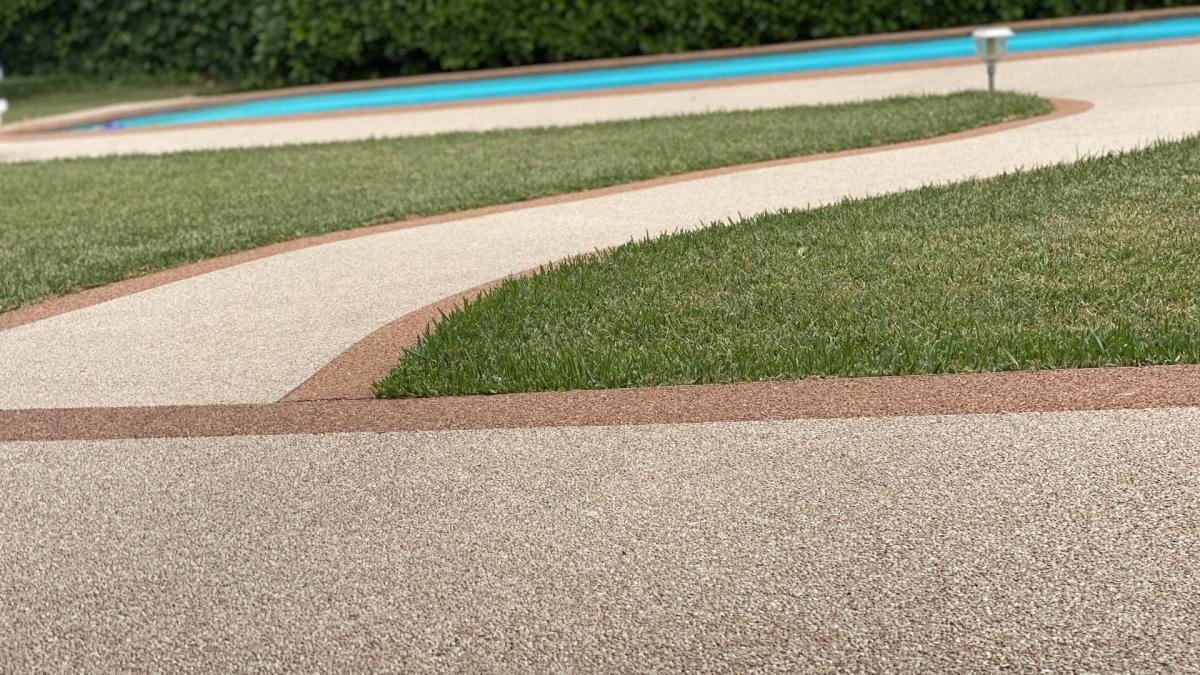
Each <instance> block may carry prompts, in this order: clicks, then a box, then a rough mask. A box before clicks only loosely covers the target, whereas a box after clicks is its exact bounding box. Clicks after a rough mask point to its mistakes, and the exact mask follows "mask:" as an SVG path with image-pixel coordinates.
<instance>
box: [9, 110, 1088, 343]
mask: <svg viewBox="0 0 1200 675" xmlns="http://www.w3.org/2000/svg"><path fill="white" fill-rule="evenodd" d="M1050 102H1051V104H1053V106H1054V110H1052V111H1051V112H1049V113H1047V114H1045V115H1039V116H1036V117H1027V118H1024V119H1019V120H1013V121H1011V122H1002V123H1000V124H993V125H991V126H986V127H979V128H977V129H968V130H966V131H959V132H955V133H952V134H946V135H944V136H935V137H932V138H925V139H919V140H915V141H906V142H903V143H893V144H891V145H878V146H872V147H867V148H857V149H853V150H841V151H838V152H828V153H821V154H815V155H802V156H799V157H785V158H783V159H775V160H769V161H765V162H755V163H752V164H740V165H737V166H729V167H721V168H717V169H707V170H704V171H693V172H690V173H683V174H677V175H674V176H665V177H662V178H653V179H650V180H644V181H638V182H635V183H626V184H623V185H614V186H611V187H606V188H597V189H593V190H584V191H581V192H573V193H569V194H562V195H555V196H553V197H543V198H540V199H531V200H529V201H524V202H517V203H513V204H501V205H497V206H487V207H483V208H478V209H470V210H467V211H459V212H456V213H446V214H441V215H437V216H428V217H424V218H414V219H411V220H405V221H400V222H393V223H384V224H382V225H372V226H369V227H359V228H355V229H350V230H339V231H337V232H328V233H326V234H321V235H316V236H311V237H303V238H301V239H293V240H291V241H285V242H280V243H277V244H270V245H267V246H261V247H259V248H253V249H249V250H246V251H240V252H238V253H232V254H229V255H225V256H220V257H217V258H210V259H208V260H202V261H199V262H195V263H190V264H187V265H182V266H180V267H174V268H171V269H167V270H162V271H159V272H153V273H150V274H147V275H144V276H140V277H135V278H133V279H127V280H125V281H118V282H115V283H111V284H107V285H104V286H99V287H97V288H92V289H88V290H85V291H80V292H78V293H71V294H69V295H64V296H61V297H57V298H52V299H50V300H45V301H43V302H39V303H36V304H33V305H28V306H26V307H21V308H19V309H15V310H12V311H10V312H5V313H3V314H0V330H7V329H10V328H16V327H17V326H22V325H24V324H27V323H33V322H34V321H41V320H42V319H48V318H50V317H52V316H57V315H59V314H65V313H67V312H71V311H75V310H77V309H83V308H85V307H90V306H92V305H96V304H100V303H102V302H107V301H109V300H115V299H117V298H120V297H123V296H126V295H132V294H134V293H138V292H140V291H145V290H149V289H151V288H156V287H158V286H163V285H165V284H169V283H172V282H175V281H181V280H183V279H188V278H191V277H194V276H199V275H201V274H206V273H208V272H215V271H217V270H221V269H225V268H226V267H233V266H234V265H240V264H242V263H245V262H250V261H253V260H258V259H260V258H266V257H268V256H272V255H279V254H281V253H288V252H290V251H296V250H299V249H303V248H308V247H310V246H319V245H321V244H328V243H331V242H335V241H341V240H344V239H353V238H355V237H364V236H368V235H372V234H380V233H382V232H390V231H393V230H403V229H408V228H412V227H424V226H426V225H436V224H440V223H447V222H451V221H457V220H465V219H467V218H478V217H481V216H486V215H491V214H495V213H504V212H508V211H518V210H521V209H532V208H538V207H541V206H549V205H552V204H564V203H568V202H574V201H581V200H585V199H593V198H596V197H604V196H607V195H614V194H620V193H623V192H632V191H634V190H645V189H648V188H653V187H659V186H662V185H670V184H672V183H682V182H686V181H691V180H699V179H702V178H711V177H714V176H720V175H724V174H730V173H738V172H742V171H754V170H756V169H765V168H770V167H774V166H784V165H788V164H799V163H803V162H815V161H820V160H826V159H837V158H840V157H849V156H852V155H861V154H865V153H870V152H887V151H890V150H901V149H904V148H912V147H919V146H924V145H933V144H937V143H949V142H952V141H959V140H963V139H967V138H973V137H975V136H983V135H986V134H994V133H999V132H1001V131H1008V130H1010V129H1015V128H1018V127H1023V126H1027V125H1030V124H1037V123H1040V122H1048V121H1050V120H1054V119H1058V118H1061V117H1068V116H1070V115H1078V114H1080V113H1083V112H1086V111H1088V110H1090V109H1091V108H1092V105H1093V104H1092V103H1090V102H1088V101H1079V100H1074V99H1050Z"/></svg>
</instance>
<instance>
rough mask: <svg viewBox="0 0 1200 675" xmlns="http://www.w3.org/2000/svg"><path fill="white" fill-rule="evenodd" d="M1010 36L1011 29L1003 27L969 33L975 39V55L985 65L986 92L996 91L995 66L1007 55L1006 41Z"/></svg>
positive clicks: (981, 29) (1011, 34)
mask: <svg viewBox="0 0 1200 675" xmlns="http://www.w3.org/2000/svg"><path fill="white" fill-rule="evenodd" d="M1012 36H1013V32H1012V29H1011V28H1005V27H1004V26H993V27H990V28H979V29H977V30H976V31H975V32H973V33H971V37H973V38H975V53H976V54H977V55H978V56H979V58H980V59H982V60H983V62H984V63H986V64H987V75H988V91H996V64H997V63H999V62H1000V59H1002V58H1004V55H1005V54H1007V53H1008V39H1009V38H1010V37H1012Z"/></svg>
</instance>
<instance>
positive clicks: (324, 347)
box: [0, 45, 1200, 409]
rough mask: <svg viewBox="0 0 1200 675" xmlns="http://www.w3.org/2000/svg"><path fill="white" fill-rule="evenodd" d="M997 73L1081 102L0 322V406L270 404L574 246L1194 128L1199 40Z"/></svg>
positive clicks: (398, 234) (968, 74) (890, 85)
mask: <svg viewBox="0 0 1200 675" xmlns="http://www.w3.org/2000/svg"><path fill="white" fill-rule="evenodd" d="M914 73H919V77H916V76H914V75H913V74H914ZM979 75H980V69H979V68H978V67H970V68H964V67H957V68H944V69H932V70H921V71H911V72H910V73H909V77H907V78H906V77H898V76H896V75H894V74H889V75H886V76H885V75H864V76H853V77H844V78H830V79H829V80H812V81H806V82H803V83H790V84H788V85H786V88H789V89H791V90H792V91H796V92H806V91H807V89H806V87H807V85H808V84H810V82H821V83H822V84H821V87H824V88H827V90H828V91H836V92H837V96H836V97H832V98H840V99H846V98H862V97H869V96H884V95H889V94H896V93H905V92H912V91H920V90H952V89H957V88H962V87H966V86H970V85H971V84H974V83H976V81H977V80H978V78H979ZM1002 77H1003V78H1004V80H1003V82H1004V83H1005V85H1006V86H1010V87H1013V88H1017V89H1022V90H1032V91H1036V92H1038V93H1041V94H1044V95H1048V96H1055V97H1064V98H1074V99H1083V100H1086V101H1090V102H1092V103H1094V104H1095V107H1094V108H1092V109H1091V110H1089V111H1087V112H1085V113H1082V114H1079V115H1075V116H1071V117H1065V118H1062V119H1057V120H1053V121H1048V122H1044V123H1041V124H1036V125H1031V126H1023V127H1019V128H1015V129H1011V130H1008V131H1005V132H1003V133H997V134H991V135H985V136H978V137H972V138H966V139H961V140H957V141H952V142H946V143H940V144H935V145H923V146H918V147H906V148H901V149H894V150H886V151H880V152H874V153H869V154H857V155H851V156H846V157H838V158H833V159H827V160H821V161H812V162H802V163H795V164H788V165H783V166H773V167H770V168H764V169H757V170H752V171H743V172H737V173H727V174H723V175H717V176H712V177H707V178H703V179H698V180H691V181H683V182H672V183H668V184H665V185H659V186H656V187H650V188H646V189H640V190H633V191H628V192H620V193H616V194H607V195H604V196H600V197H596V198H594V199H587V200H582V201H571V202H566V203H556V204H549V205H544V206H536V207H532V208H526V209H520V210H512V211H504V212H501V213H495V214H491V215H484V216H479V217H472V218H466V219H462V220H456V221H450V222H443V223H441V224H438V225H436V226H429V227H417V228H406V229H399V230H394V231H390V232H383V233H380V234H375V235H372V236H368V237H359V238H354V239H347V240H342V241H337V242H334V243H330V244H327V245H322V246H316V247H310V248H305V249H302V250H298V251H293V252H290V253H286V254H282V255H277V256H271V257H268V258H264V259H260V260H255V261H252V262H249V263H246V264H243V265H238V266H235V267H231V268H228V269H222V270H219V271H216V272H213V273H210V274H206V275H203V276H199V277H194V278H190V279H185V280H182V281H179V282H176V283H172V284H168V285H165V286H161V287H158V288H153V289H150V290H147V291H144V292H141V293H137V294H134V295H130V296H127V297H122V298H118V299H115V300H111V301H109V302H105V303H102V304H99V305H95V306H91V307H87V308H84V309H81V310H78V311H74V312H70V313H67V314H63V315H59V316H55V317H51V318H49V319H46V320H43V321H38V322H35V323H32V324H28V325H24V326H19V327H16V328H13V329H10V330H6V331H0V355H3V357H4V358H2V359H0V409H3V408H10V409H13V408H60V407H78V406H123V405H168V404H206V403H266V402H271V401H275V400H279V399H280V398H282V397H283V396H285V395H287V394H288V392H290V391H292V390H293V389H294V388H296V387H297V386H299V385H300V384H302V383H303V382H304V381H305V380H307V379H308V378H309V377H310V376H312V375H313V374H314V373H316V372H317V371H318V370H319V369H320V368H321V367H322V366H324V365H325V364H326V363H328V362H330V361H331V360H333V359H334V358H335V357H336V356H337V355H338V354H339V353H341V352H342V351H344V350H345V349H346V348H348V347H349V346H351V345H352V344H354V343H355V342H357V341H358V340H360V339H361V338H363V337H364V336H366V335H368V334H370V333H371V332H372V331H374V330H376V329H378V328H379V327H381V326H383V325H384V324H386V323H388V322H389V321H391V320H393V319H395V318H397V317H399V316H401V315H404V314H406V313H408V312H411V311H414V310H416V309H418V308H420V307H422V306H425V305H427V304H429V303H432V302H434V301H436V300H438V299H440V298H443V297H446V296H449V295H453V294H455V293H457V292H459V291H461V290H463V289H466V288H471V287H474V286H477V285H480V284H483V283H486V282H488V281H491V280H493V279H496V278H498V277H503V276H505V275H508V274H512V273H514V272H517V271H520V270H524V269H527V268H530V267H533V266H536V265H539V264H543V263H547V262H550V261H553V260H558V259H561V258H564V257H567V256H570V255H573V254H578V253H585V252H588V251H591V250H595V249H597V248H602V247H607V246H613V245H617V244H621V243H624V242H626V241H628V240H630V239H631V238H634V237H639V236H643V235H644V234H646V233H656V232H664V231H672V230H678V229H683V228H692V227H696V226H698V225H700V224H702V223H704V222H711V221H714V220H721V219H725V218H736V217H738V216H739V215H740V214H752V213H757V212H760V211H764V210H769V209H779V208H789V207H805V206H812V205H817V204H825V203H831V202H835V201H837V200H839V199H843V198H846V197H854V196H863V195H869V194H879V193H884V192H889V191H894V190H903V189H909V188H914V187H918V186H920V185H925V184H928V183H937V182H944V181H951V180H958V179H962V178H964V177H967V176H987V175H994V174H997V173H1001V172H1004V171H1011V170H1014V169H1018V168H1022V167H1024V168H1028V167H1032V166H1036V165H1042V164H1047V163H1054V162H1061V161H1071V160H1074V159H1076V158H1078V157H1080V156H1083V155H1088V154H1096V153H1102V152H1108V151H1112V150H1118V149H1125V148H1134V147H1139V146H1142V145H1144V144H1146V143H1148V142H1150V141H1152V140H1155V139H1159V138H1169V137H1178V136H1180V135H1183V134H1188V133H1196V132H1200V115H1197V114H1195V112H1196V108H1195V106H1196V101H1200V45H1185V46H1172V47H1161V48H1147V49H1138V50H1124V51H1115V52H1102V53H1093V54H1086V55H1077V56H1066V57H1060V58H1047V59H1036V60H1027V61H1020V62H1015V63H1011V64H1006V65H1005V67H1004V68H1003V72H1002ZM834 83H836V84H834ZM782 86H783V85H780V84H754V85H747V86H746V91H742V92H739V93H740V94H741V95H743V96H750V97H753V96H755V95H756V92H760V90H761V88H763V87H768V88H771V87H782ZM720 89H721V90H730V91H736V90H737V88H736V87H722V88H720ZM669 95H672V94H671V93H663V94H645V96H648V97H653V96H669ZM812 96H813V94H812V93H811V92H808V93H804V94H799V95H797V96H796V98H798V99H808V100H811V98H812ZM763 101H764V103H771V104H778V103H779V102H780V101H779V97H778V96H776V97H774V98H772V97H766V98H764V99H763Z"/></svg>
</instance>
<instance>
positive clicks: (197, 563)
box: [0, 409, 1200, 672]
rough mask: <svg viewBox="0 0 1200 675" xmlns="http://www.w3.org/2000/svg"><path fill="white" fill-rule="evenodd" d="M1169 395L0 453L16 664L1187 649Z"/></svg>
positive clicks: (656, 661) (974, 658) (1195, 617)
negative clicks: (889, 414)
mask: <svg viewBox="0 0 1200 675" xmlns="http://www.w3.org/2000/svg"><path fill="white" fill-rule="evenodd" d="M1198 515H1200V410H1197V409H1171V410H1152V411H1110V412H1100V413H1082V412H1075V413H1040V414H1014V415H993V416H958V417H932V418H896V419H887V420H879V419H849V420H823V421H821V420H809V421H796V422H770V423H739V424H703V425H684V426H676V427H665V426H659V427H602V428H590V429H581V428H559V429H541V430H506V431H476V432H422V433H391V434H344V435H323V436H278V437H269V438H267V437H241V438H224V439H190V440H189V439H177V440H170V441H166V440H140V441H116V442H89V443H11V444H5V445H0V597H3V598H4V603H3V605H2V606H0V663H4V664H6V665H5V668H6V669H11V670H13V671H17V672H29V671H34V670H47V671H49V670H70V671H75V672H79V671H110V672H111V671H113V670H121V669H129V670H145V669H160V670H173V671H174V670H185V669H190V670H211V671H216V670H220V671H229V670H243V671H244V670H266V671H279V670H295V669H301V668H303V669H324V670H340V671H359V670H363V669H378V670H405V671H413V670H431V669H458V670H491V671H497V670H504V671H513V670H525V669H539V670H548V669H567V670H572V669H612V670H645V669H651V668H660V669H672V670H675V669H689V670H695V669H725V670H738V671H740V670H745V669H748V668H764V669H819V670H838V671H874V672H881V671H910V672H917V671H920V672H931V671H942V670H966V669H970V670H975V671H993V670H1017V671H1026V672H1032V671H1039V670H1058V671H1066V670H1088V671H1129V670H1144V671H1175V672H1182V671H1187V670H1195V669H1197V668H1200V655H1198V653H1197V648H1196V644H1197V638H1198V637H1200V635H1198V634H1197V631H1198V630H1200V629H1198V628H1197V627H1198V626H1200V600H1198V598H1200V574H1198V572H1200V569H1198V566H1197V563H1196V561H1197V559H1200V524H1198V523H1200V518H1198V517H1197V516H1198Z"/></svg>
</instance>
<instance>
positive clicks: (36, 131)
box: [0, 5, 1200, 143]
mask: <svg viewBox="0 0 1200 675" xmlns="http://www.w3.org/2000/svg"><path fill="white" fill-rule="evenodd" d="M1185 16H1200V5H1194V6H1189V7H1174V8H1166V9H1153V10H1136V11H1129V12H1117V13H1109V14H1093V15H1086V16H1077V17H1062V18H1057V19H1034V20H1028V21H1014V22H1009V23H1007V24H1005V25H1008V26H1011V27H1013V28H1016V29H1020V30H1041V29H1050V28H1073V27H1086V26H1097V25H1113V24H1122V23H1133V22H1141V21H1147V20H1155V19H1159V20H1161V19H1169V18H1179V17H1185ZM973 29H974V27H973V26H961V27H955V28H942V29H931V30H920V31H905V32H893V33H879V34H874V35H863V36H852V37H844V38H828V39H819V40H805V41H800V42H787V43H779V44H772V45H762V46H756V47H736V48H728V49H714V50H702V51H694V52H683V53H675V54H656V55H644V56H632V57H623V58H614V59H593V60H585V61H570V62H566V63H551V64H535V65H529V66H517V67H512V68H495V69H485V70H475V71H465V72H453V73H434V74H430V75H417V76H408V77H391V78H380V79H376V80H359V81H351V82H336V83H330V84H320V85H307V86H301V87H285V88H280V89H271V90H262V91H251V92H242V93H236V94H221V95H215V96H204V97H189V98H185V99H171V100H170V101H168V102H164V103H163V104H162V105H161V106H157V105H152V104H151V105H147V106H146V107H139V108H138V109H137V110H136V111H129V112H128V113H123V114H133V115H138V116H142V115H152V114H158V113H164V112H175V111H181V110H189V109H194V108H203V107H210V106H218V105H225V104H231V103H242V102H248V101H256V100H266V99H272V98H282V97H288V96H296V95H306V94H322V93H332V92H339V91H366V90H371V89H380V88H388V87H396V86H407V85H422V84H434V83H441V82H462V81H480V80H489V79H496V78H501V77H511V76H519V75H539V74H551V73H563V72H580V71H588V70H596V69H601V68H623V67H636V66H643V65H654V64H660V63H683V62H689V61H699V60H707V59H719V58H736V57H741V56H760V55H767V54H786V53H800V52H807V51H819V50H823V49H834V48H845V47H856V46H870V45H881V44H895V43H902V42H911V41H915V40H929V39H938V38H947V37H961V36H963V35H969V34H970V32H971V31H972V30H973ZM1197 42H1200V37H1188V38H1175V39H1165V40H1152V41H1144V42H1136V43H1118V44H1111V45H1094V46H1088V47H1076V48H1066V49H1053V50H1043V51H1037V52H1026V53H1020V54H1009V55H1008V56H1007V60H1010V61H1022V60H1029V59H1038V58H1052V57H1059V56H1072V55H1079V54H1088V53H1096V52H1101V51H1124V50H1128V49H1144V48H1155V47H1169V46H1175V45H1183V44H1195V43H1197ZM977 62H978V59H976V58H974V57H958V58H948V59H929V60H922V61H909V62H905V63H895V64H885V65H879V66H862V67H851V68H831V69H822V70H812V71H803V72H797V73H779V74H773V75H759V76H749V77H733V78H722V79H715V80H703V81H693V82H679V83H669V84H657V85H641V86H628V87H610V88H604V89H594V90H589V91H581V92H565V93H551V94H536V95H528V96H508V97H496V98H487V99H480V100H472V101H454V102H447V103H432V104H418V105H401V106H388V107H379V108H360V109H354V110H340V111H330V112H323V113H298V114H289V115H273V116H263V117H253V118H244V119H233V120H217V121H210V122H194V123H187V124H174V125H163V126H152V127H138V128H132V129H121V130H104V129H98V130H83V131H71V130H65V129H63V128H62V126H63V125H64V124H70V125H72V126H80V125H88V124H99V123H103V122H105V121H107V120H109V119H111V118H112V117H113V112H112V111H108V112H97V113H96V114H94V115H89V114H88V113H87V111H83V112H81V113H69V114H67V115H63V116H55V117H48V118H40V119H33V120H28V121H23V122H17V123H14V124H10V125H4V126H3V127H0V143H10V142H32V141H46V140H58V139H64V138H79V139H83V138H90V137H96V136H103V137H107V138H113V137H118V136H128V135H132V134H145V133H160V132H169V131H187V130H195V129H205V128H219V127H230V126H248V125H258V124H278V123H282V122H303V121H309V120H312V121H318V120H328V119H338V118H344V117H360V116H371V115H391V114H397V113H404V112H421V111H431V110H445V109H460V108H476V107H487V106H496V105H506V104H517V103H527V102H545V101H553V100H566V99H580V98H592V97H601V96H612V95H614V94H617V93H628V94H641V93H651V92H661V91H681V90H688V89H703V88H713V87H721V86H734V85H744V84H752V83H767V82H781V81H793V80H805V79H817V78H826V77H835V76H845V75H863V74H872V73H885V72H896V71H903V70H918V69H927V68H940V67H956V66H962V65H967V64H972V63H977ZM64 118H66V119H64Z"/></svg>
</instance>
